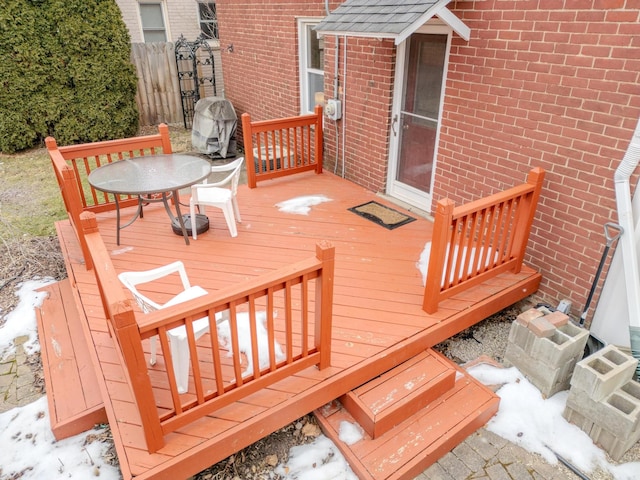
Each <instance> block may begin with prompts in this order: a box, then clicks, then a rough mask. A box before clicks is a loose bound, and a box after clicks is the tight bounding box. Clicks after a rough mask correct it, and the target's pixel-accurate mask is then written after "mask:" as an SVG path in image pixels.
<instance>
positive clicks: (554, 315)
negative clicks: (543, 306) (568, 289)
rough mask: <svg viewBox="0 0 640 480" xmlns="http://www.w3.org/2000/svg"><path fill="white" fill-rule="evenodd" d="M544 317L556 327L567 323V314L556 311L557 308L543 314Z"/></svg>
mask: <svg viewBox="0 0 640 480" xmlns="http://www.w3.org/2000/svg"><path fill="white" fill-rule="evenodd" d="M544 319H545V320H546V321H547V322H549V323H551V324H553V325H554V326H555V327H556V328H558V327H562V326H564V325H566V324H567V323H569V315H567V314H566V313H562V312H558V311H557V310H556V311H555V312H551V313H550V314H549V315H545V316H544Z"/></svg>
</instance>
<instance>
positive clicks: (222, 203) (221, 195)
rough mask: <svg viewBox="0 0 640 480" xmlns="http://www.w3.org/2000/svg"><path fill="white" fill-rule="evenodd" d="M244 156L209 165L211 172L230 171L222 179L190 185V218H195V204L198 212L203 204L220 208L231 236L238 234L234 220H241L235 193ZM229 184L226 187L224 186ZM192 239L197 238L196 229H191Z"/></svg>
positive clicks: (202, 211) (202, 210)
mask: <svg viewBox="0 0 640 480" xmlns="http://www.w3.org/2000/svg"><path fill="white" fill-rule="evenodd" d="M243 162H244V157H240V158H236V159H235V160H234V161H232V162H229V163H227V164H226V165H217V166H212V167H211V172H213V173H217V172H231V173H229V175H227V176H226V177H225V178H224V179H223V180H220V181H219V182H214V183H206V181H205V183H198V184H196V185H192V186H191V200H190V201H189V213H190V214H191V218H196V205H197V206H198V213H200V214H204V206H205V205H206V206H210V207H216V208H220V209H222V213H223V214H224V218H225V220H226V221H227V226H228V227H229V232H230V233H231V236H232V237H237V236H238V229H237V228H236V221H238V223H241V222H242V218H241V217H240V209H239V208H238V201H237V199H236V193H237V192H238V182H239V180H240V172H241V170H242V163H243ZM225 185H229V186H228V187H224V186H225ZM234 214H235V215H234ZM192 235H193V239H194V240H195V239H196V238H198V232H196V229H195V228H194V229H192Z"/></svg>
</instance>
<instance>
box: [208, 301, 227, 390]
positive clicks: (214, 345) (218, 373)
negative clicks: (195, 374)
mask: <svg viewBox="0 0 640 480" xmlns="http://www.w3.org/2000/svg"><path fill="white" fill-rule="evenodd" d="M208 315H209V341H210V343H211V352H212V354H213V359H212V363H213V375H214V378H215V381H216V393H217V394H218V395H222V394H223V393H224V381H223V379H222V362H221V361H220V358H221V356H220V339H219V338H218V328H217V324H216V320H215V318H216V312H215V311H214V310H209V311H208Z"/></svg>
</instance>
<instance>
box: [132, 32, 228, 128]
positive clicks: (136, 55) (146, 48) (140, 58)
mask: <svg viewBox="0 0 640 480" xmlns="http://www.w3.org/2000/svg"><path fill="white" fill-rule="evenodd" d="M212 49H213V51H214V61H215V68H216V72H215V75H216V90H217V94H218V96H222V94H223V92H224V84H223V79H222V59H221V58H220V48H219V47H212ZM131 62H132V63H133V64H134V65H135V67H136V71H137V74H138V93H137V95H136V103H137V104H138V110H139V112H140V125H141V126H147V125H158V124H160V123H168V124H176V123H177V124H182V123H183V115H182V101H181V97H180V84H179V81H178V69H177V65H176V57H175V44H174V43H173V42H166V43H133V44H132V45H131ZM209 90H210V88H209V89H205V88H202V89H201V92H200V95H201V97H206V96H212V95H213V92H212V91H209Z"/></svg>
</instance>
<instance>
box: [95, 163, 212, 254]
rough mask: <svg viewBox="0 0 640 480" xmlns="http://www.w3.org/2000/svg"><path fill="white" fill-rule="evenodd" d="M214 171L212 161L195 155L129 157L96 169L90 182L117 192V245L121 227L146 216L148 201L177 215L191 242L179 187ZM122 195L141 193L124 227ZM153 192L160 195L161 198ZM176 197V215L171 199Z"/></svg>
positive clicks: (138, 194)
mask: <svg viewBox="0 0 640 480" xmlns="http://www.w3.org/2000/svg"><path fill="white" fill-rule="evenodd" d="M210 172H211V164H210V163H209V161H208V160H206V159H204V158H200V157H196V156H192V155H179V154H164V155H145V156H142V157H134V158H126V159H123V160H118V161H116V162H112V163H108V164H106V165H102V166H101V167H99V168H96V169H95V170H93V171H92V172H91V173H90V174H89V183H90V184H91V186H92V187H94V188H95V189H97V190H100V191H102V192H106V193H111V194H113V195H114V199H115V204H116V216H117V228H118V233H117V244H118V245H120V230H121V229H122V228H125V227H126V226H128V225H130V224H131V223H133V222H134V221H135V220H136V219H137V218H138V217H142V216H143V212H142V206H143V204H144V203H148V202H153V201H161V202H163V204H164V207H165V210H166V211H167V214H168V215H169V218H170V219H171V221H172V222H173V221H174V220H175V219H176V217H177V220H178V222H179V223H180V227H181V229H182V234H183V236H184V240H185V243H186V244H187V245H189V235H188V233H187V229H186V228H185V225H184V220H183V218H182V214H181V213H180V201H179V193H178V192H179V190H180V189H182V188H186V187H189V186H191V185H194V184H196V183H199V182H201V181H202V180H204V179H205V178H206V177H207V176H208V175H209V173H210ZM119 195H137V196H138V210H137V211H136V214H135V215H134V217H133V219H132V220H131V221H129V222H128V223H127V224H126V225H124V226H122V227H121V226H120V206H119V199H118V196H119ZM153 195H160V198H159V199H156V198H153V197H152V196H153ZM172 196H173V198H174V204H175V208H176V217H174V215H173V213H172V211H171V209H170V208H169V204H168V203H167V199H168V198H171V197H172Z"/></svg>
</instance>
